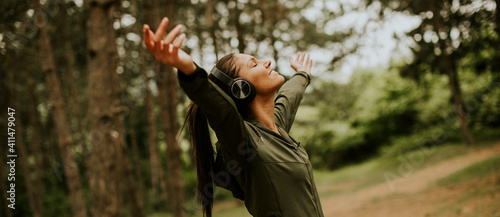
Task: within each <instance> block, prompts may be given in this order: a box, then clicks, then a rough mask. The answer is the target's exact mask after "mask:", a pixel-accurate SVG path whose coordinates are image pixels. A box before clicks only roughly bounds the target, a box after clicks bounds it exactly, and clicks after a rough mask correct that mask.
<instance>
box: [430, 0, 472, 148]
mask: <svg viewBox="0 0 500 217" xmlns="http://www.w3.org/2000/svg"><path fill="white" fill-rule="evenodd" d="M431 2H432V6H431V8H432V12H433V13H434V14H435V16H434V17H433V18H432V24H433V26H434V30H436V31H437V34H438V35H439V32H440V31H444V25H445V24H444V21H443V18H442V17H441V16H438V15H439V12H440V10H439V8H438V7H437V6H436V4H437V3H436V2H434V1H431ZM449 40H450V39H449V38H446V39H442V38H441V37H440V38H439V40H438V42H437V44H438V47H439V49H441V55H440V57H441V64H442V66H443V69H444V71H445V72H446V74H447V75H448V82H449V85H450V90H451V94H452V96H453V102H454V104H455V109H456V112H457V115H458V118H459V120H460V125H461V126H462V133H463V135H464V138H465V141H466V142H467V144H469V145H474V139H473V138H472V135H471V134H470V131H469V127H468V126H467V120H466V117H465V111H464V106H463V103H462V94H461V91H460V83H459V79H458V73H457V67H456V64H455V63H454V62H453V60H452V57H451V56H450V54H449V53H448V51H447V50H448V48H449V47H450V44H451V43H450V41H449Z"/></svg>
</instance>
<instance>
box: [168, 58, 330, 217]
mask: <svg viewBox="0 0 500 217" xmlns="http://www.w3.org/2000/svg"><path fill="white" fill-rule="evenodd" d="M178 76H179V83H180V85H181V87H182V88H183V89H184V91H185V93H186V94H187V95H188V97H189V98H190V99H191V100H192V101H193V102H194V103H196V105H198V107H199V108H201V110H202V111H203V113H204V114H205V115H206V116H207V119H208V122H209V124H210V127H211V128H212V129H213V130H214V131H215V133H216V135H217V138H218V140H219V142H218V143H217V157H216V165H217V166H216V167H217V169H216V170H215V171H214V174H212V176H213V178H214V181H215V183H216V184H217V185H218V186H221V187H223V188H226V189H228V190H230V191H231V192H232V193H233V196H234V197H236V198H239V199H241V200H244V201H245V205H246V208H247V209H248V211H249V212H250V214H252V215H253V216H257V217H267V216H285V217H294V216H297V217H311V216H315V217H322V216H323V211H322V208H321V203H320V200H319V196H318V192H317V190H316V185H315V183H314V179H313V170H312V167H311V163H310V161H309V157H308V155H307V153H306V151H305V150H304V148H303V147H302V146H301V145H300V143H299V142H296V141H295V140H294V139H293V138H292V137H290V136H289V135H288V132H289V131H290V128H291V126H292V123H293V121H294V118H295V114H296V112H297V108H298V106H299V104H300V101H301V100H302V94H303V92H304V90H305V88H306V87H307V85H308V84H309V79H310V78H309V75H308V74H307V73H305V72H298V73H296V74H295V75H294V76H293V77H291V78H290V79H289V80H288V81H287V82H285V84H283V86H282V87H281V88H280V90H279V91H278V93H277V96H276V98H275V108H274V121H275V123H276V125H277V127H278V130H279V132H280V134H281V135H279V134H277V133H275V132H273V131H271V130H270V129H269V128H267V127H266V126H264V125H263V124H261V123H259V122H258V121H256V120H251V119H244V118H243V117H242V116H241V115H240V113H239V112H238V110H237V108H236V105H235V104H234V102H233V101H232V100H231V98H230V97H229V96H228V95H227V94H225V93H224V92H223V91H222V90H221V89H220V88H219V87H218V86H217V85H215V84H214V83H213V82H212V81H210V80H209V79H207V73H206V71H205V70H203V69H202V68H199V67H198V68H197V70H196V71H195V73H194V74H191V75H185V74H183V73H182V72H179V73H178Z"/></svg>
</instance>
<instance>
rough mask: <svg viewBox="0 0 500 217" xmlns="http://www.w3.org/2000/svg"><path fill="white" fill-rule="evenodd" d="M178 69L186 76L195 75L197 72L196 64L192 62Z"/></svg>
mask: <svg viewBox="0 0 500 217" xmlns="http://www.w3.org/2000/svg"><path fill="white" fill-rule="evenodd" d="M178 69H179V70H180V71H181V72H182V73H184V74H186V75H191V74H193V73H194V71H196V65H195V64H194V62H191V64H188V65H187V66H183V67H182V68H178Z"/></svg>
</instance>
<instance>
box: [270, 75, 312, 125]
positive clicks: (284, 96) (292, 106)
mask: <svg viewBox="0 0 500 217" xmlns="http://www.w3.org/2000/svg"><path fill="white" fill-rule="evenodd" d="M309 82H310V76H309V75H308V74H307V73H306V72H303V71H299V72H297V73H295V75H293V76H292V77H291V78H290V79H289V80H288V81H287V82H285V84H283V86H281V88H280V89H279V91H278V94H277V95H276V98H275V100H274V120H275V122H276V123H277V124H278V125H279V126H280V127H282V128H283V129H284V130H285V131H286V132H287V133H288V132H289V131H290V128H291V127H292V124H293V121H294V120H295V114H296V113H297V109H298V107H299V104H300V101H301V100H302V95H303V93H304V90H305V89H306V87H307V85H309Z"/></svg>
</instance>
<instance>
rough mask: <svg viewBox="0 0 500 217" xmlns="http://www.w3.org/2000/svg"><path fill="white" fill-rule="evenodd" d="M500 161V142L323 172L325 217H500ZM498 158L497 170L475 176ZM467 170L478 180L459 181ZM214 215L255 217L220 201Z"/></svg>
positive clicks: (238, 206) (320, 178)
mask: <svg viewBox="0 0 500 217" xmlns="http://www.w3.org/2000/svg"><path fill="white" fill-rule="evenodd" d="M499 156H500V143H499V144H496V145H487V146H483V147H467V146H456V147H455V146H451V147H447V148H443V149H439V148H437V149H436V148H427V149H421V150H419V151H415V152H412V153H410V154H406V155H403V156H400V157H398V159H399V160H398V163H397V164H394V163H393V164H392V166H387V164H384V163H381V161H380V160H374V161H372V162H368V163H364V164H362V165H358V166H352V167H348V168H344V169H342V170H341V171H337V172H333V173H332V172H321V171H318V172H316V174H317V180H316V182H317V185H318V191H319V193H320V196H321V203H322V206H323V211H324V214H325V217H333V216H349V217H367V216H369V217H391V216H395V217H396V216H397V217H421V216H422V217H446V216H467V217H469V216H481V217H483V216H484V217H500V170H499V169H498V168H500V166H499V165H498V163H497V162H500V161H499V160H498V159H500V158H499ZM493 158H495V159H497V160H496V161H494V163H493V167H494V168H495V169H493V170H491V169H490V170H488V171H486V172H481V171H479V172H474V170H480V169H481V168H483V167H484V166H481V163H482V162H485V161H488V160H489V159H493ZM478 164H479V166H478V167H471V166H474V165H478ZM490 164H491V163H490ZM490 167H491V165H490ZM467 169H468V170H473V171H472V172H470V171H468V170H467ZM463 171H468V172H466V175H467V174H473V175H469V176H467V177H468V178H465V179H461V178H460V176H458V178H457V175H461V174H464V172H463ZM460 172H462V173H461V174H457V173H460ZM447 178H448V179H447ZM445 179H447V180H445ZM450 180H451V181H450ZM443 181H444V182H443ZM214 210H215V212H214V216H215V217H224V216H238V217H244V216H250V215H249V214H248V213H247V212H246V210H245V208H244V206H243V205H242V203H241V202H238V201H236V200H229V201H221V202H216V203H215V207H214Z"/></svg>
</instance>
